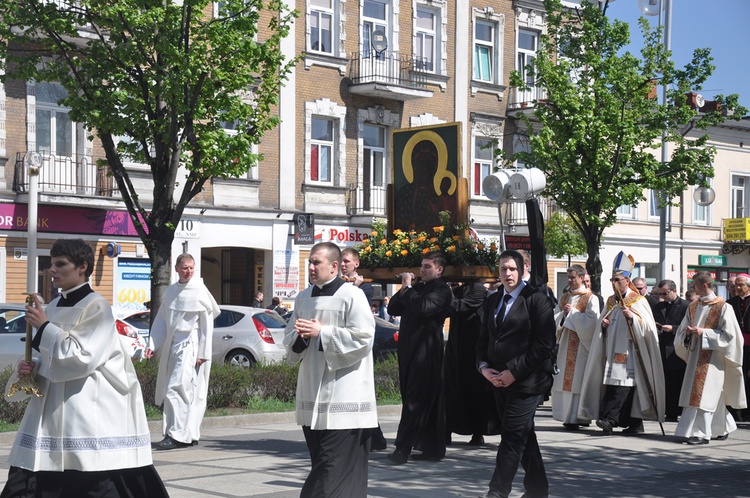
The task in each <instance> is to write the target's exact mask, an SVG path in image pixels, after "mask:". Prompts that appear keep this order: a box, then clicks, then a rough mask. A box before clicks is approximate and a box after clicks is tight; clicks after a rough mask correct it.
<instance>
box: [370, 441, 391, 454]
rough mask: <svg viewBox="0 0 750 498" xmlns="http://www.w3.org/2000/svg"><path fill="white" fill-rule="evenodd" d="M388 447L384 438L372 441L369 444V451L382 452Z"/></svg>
mask: <svg viewBox="0 0 750 498" xmlns="http://www.w3.org/2000/svg"><path fill="white" fill-rule="evenodd" d="M387 447H388V441H386V440H385V438H379V439H373V440H372V443H371V444H370V451H383V450H384V449H386V448H387Z"/></svg>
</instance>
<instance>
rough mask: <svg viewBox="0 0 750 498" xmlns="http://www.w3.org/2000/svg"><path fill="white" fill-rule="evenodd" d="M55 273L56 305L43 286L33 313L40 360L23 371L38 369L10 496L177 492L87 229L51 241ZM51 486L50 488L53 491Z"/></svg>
mask: <svg viewBox="0 0 750 498" xmlns="http://www.w3.org/2000/svg"><path fill="white" fill-rule="evenodd" d="M50 255H51V256H52V266H51V267H50V270H49V272H50V275H51V276H52V283H53V285H54V286H55V287H57V288H59V289H60V290H61V292H62V294H61V296H60V297H58V298H56V299H55V300H53V301H52V302H51V303H50V304H49V305H48V306H47V307H46V309H45V308H43V307H42V304H41V302H40V300H39V297H38V296H37V295H34V306H33V307H32V306H27V308H26V320H27V322H28V323H29V324H31V325H32V326H33V327H34V328H35V329H37V331H36V334H35V335H34V338H33V340H32V347H33V355H32V361H30V362H27V361H25V360H22V361H20V362H19V363H18V369H17V374H16V375H15V376H12V377H11V382H9V384H8V387H9V388H10V387H11V386H12V385H13V383H14V382H15V381H16V380H18V378H20V377H25V376H27V375H32V376H34V377H35V380H36V383H37V385H38V388H39V391H40V392H41V395H42V396H41V397H37V396H34V395H29V394H26V393H22V392H19V393H16V394H15V395H14V396H13V397H11V398H10V399H11V400H20V399H25V398H28V397H30V398H31V399H30V402H29V405H28V407H27V408H26V413H25V414H24V417H23V421H22V422H21V426H20V427H19V429H18V432H17V434H16V439H15V442H14V444H13V448H12V449H11V452H10V456H9V458H8V461H9V464H10V471H9V472H8V480H7V482H6V485H5V487H4V489H3V491H2V493H0V497H2V498H17V497H18V498H20V497H28V496H41V494H39V493H40V491H41V490H44V492H45V494H44V496H61V497H63V496H64V497H79V496H125V494H126V493H127V496H138V497H139V498H151V497H159V498H161V497H166V496H168V494H167V491H166V489H165V488H164V485H163V484H162V482H161V479H160V478H159V475H158V473H157V472H156V469H155V468H154V466H153V464H152V460H151V447H150V443H151V438H150V435H149V429H148V422H147V420H146V411H145V408H144V404H143V396H142V395H141V387H140V384H139V383H138V378H137V376H136V373H135V369H134V368H133V363H132V360H131V359H130V356H129V355H128V354H127V352H126V350H125V348H124V346H123V343H122V342H121V341H120V340H119V337H120V336H119V335H118V334H117V331H116V328H115V320H114V318H113V316H112V308H111V306H110V305H109V303H108V302H107V300H106V299H104V297H102V296H100V295H99V294H97V293H95V292H94V291H93V290H92V289H91V286H90V285H89V284H88V279H89V277H90V276H91V273H92V272H93V269H94V252H93V250H92V249H91V247H90V246H89V245H88V244H87V243H86V242H85V241H83V240H81V239H61V240H58V241H56V242H55V243H54V244H53V245H52V249H51V250H50ZM47 493H49V494H47Z"/></svg>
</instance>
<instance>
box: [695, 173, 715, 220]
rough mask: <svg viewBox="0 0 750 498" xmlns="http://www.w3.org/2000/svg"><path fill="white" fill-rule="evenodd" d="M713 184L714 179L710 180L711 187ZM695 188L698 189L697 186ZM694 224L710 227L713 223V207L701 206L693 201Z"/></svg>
mask: <svg viewBox="0 0 750 498" xmlns="http://www.w3.org/2000/svg"><path fill="white" fill-rule="evenodd" d="M712 184H713V179H712V178H709V185H708V186H709V187H710V186H711V185H712ZM695 188H698V186H697V185H696V187H695ZM693 223H695V224H696V225H708V224H710V223H711V206H710V205H709V206H701V205H699V204H697V203H696V202H695V201H693Z"/></svg>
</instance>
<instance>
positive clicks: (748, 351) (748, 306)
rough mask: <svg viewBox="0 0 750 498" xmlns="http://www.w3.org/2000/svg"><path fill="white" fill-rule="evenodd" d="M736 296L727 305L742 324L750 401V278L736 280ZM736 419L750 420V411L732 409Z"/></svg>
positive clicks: (744, 371)
mask: <svg viewBox="0 0 750 498" xmlns="http://www.w3.org/2000/svg"><path fill="white" fill-rule="evenodd" d="M734 285H735V289H734V292H735V295H734V297H731V298H729V299H728V300H727V304H728V305H730V306H731V307H732V309H734V316H736V317H737V323H739V324H740V329H741V330H742V336H743V338H744V344H745V345H744V347H743V348H742V377H743V378H744V380H745V397H746V398H747V399H750V375H749V372H750V276H749V275H747V274H745V273H742V274H740V275H738V276H737V277H736V278H735V280H734ZM730 412H731V413H732V415H733V416H734V418H735V419H736V420H737V421H739V422H746V421H748V420H750V410H748V409H744V410H737V409H734V408H732V409H730Z"/></svg>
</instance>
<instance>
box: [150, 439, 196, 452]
mask: <svg viewBox="0 0 750 498" xmlns="http://www.w3.org/2000/svg"><path fill="white" fill-rule="evenodd" d="M189 446H192V443H181V442H179V441H176V440H174V439H172V438H171V437H169V436H164V439H162V440H161V441H159V442H158V443H152V444H151V449H154V450H176V449H178V448H187V447H189Z"/></svg>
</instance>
